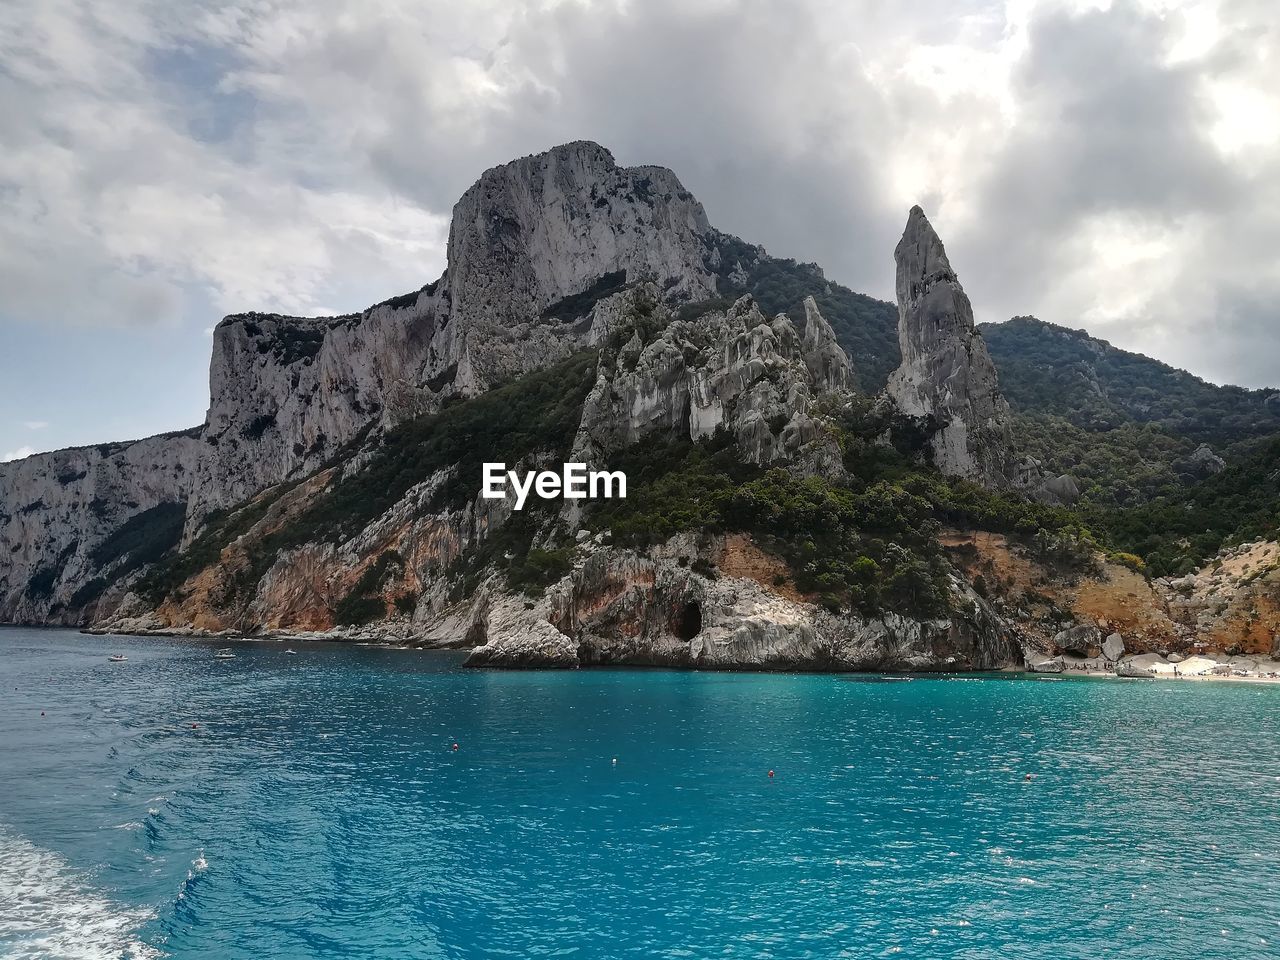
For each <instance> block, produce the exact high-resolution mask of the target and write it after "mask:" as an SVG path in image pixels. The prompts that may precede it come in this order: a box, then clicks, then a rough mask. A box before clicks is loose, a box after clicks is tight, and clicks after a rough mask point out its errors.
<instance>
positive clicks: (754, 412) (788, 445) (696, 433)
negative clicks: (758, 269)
mask: <svg viewBox="0 0 1280 960" xmlns="http://www.w3.org/2000/svg"><path fill="white" fill-rule="evenodd" d="M626 297H627V301H628V303H629V307H628V308H627V312H628V313H629V314H630V315H634V314H635V313H636V311H638V310H647V311H649V313H648V314H647V315H646V317H645V318H644V322H646V323H647V324H648V325H649V326H660V325H664V324H665V327H664V329H662V330H661V332H660V333H657V334H655V335H654V336H653V338H652V339H651V340H650V341H649V342H647V343H645V342H644V341H643V340H642V338H641V333H640V330H639V329H637V327H636V326H635V325H634V324H632V325H628V321H627V320H626V319H625V314H624V316H623V317H621V318H620V319H618V320H617V321H614V322H615V323H617V324H620V326H619V327H618V328H617V329H615V330H614V332H613V335H614V336H616V337H618V338H619V339H621V338H623V337H625V340H624V342H623V344H622V346H621V348H620V349H619V350H618V351H617V355H616V357H614V358H607V359H606V362H605V363H602V364H601V367H600V372H599V376H598V379H597V382H596V386H595V388H594V389H593V390H592V392H591V394H590V395H589V396H588V397H587V401H586V404H585V405H584V408H583V417H582V426H581V428H580V430H579V432H578V437H577V440H576V441H575V443H574V457H575V458H576V459H579V460H582V461H584V462H600V461H602V458H603V456H604V454H605V453H607V452H608V451H611V450H618V449H621V448H622V447H625V446H627V445H629V444H632V443H635V442H636V441H637V440H639V439H641V438H642V437H644V436H646V435H647V434H649V433H652V432H654V431H658V430H664V431H670V430H677V431H679V432H682V433H686V434H687V435H688V437H689V438H690V439H691V440H702V439H706V438H709V437H711V436H712V435H713V434H715V432H716V431H717V430H725V431H727V432H728V433H729V434H730V435H731V436H733V437H734V439H735V440H736V441H737V444H738V449H739V452H740V454H741V456H742V458H743V459H744V460H747V461H748V462H751V463H770V462H772V461H775V460H798V461H801V462H802V464H803V465H804V467H805V468H807V469H809V470H810V471H811V472H829V471H831V470H836V469H838V465H839V462H840V453H839V449H838V447H837V446H836V443H835V439H834V436H833V434H832V431H831V430H830V429H829V428H827V427H826V426H824V425H823V423H822V422H821V421H820V419H819V418H817V417H816V416H815V414H814V411H813V409H812V407H813V402H812V401H813V397H814V395H815V394H817V393H826V392H831V391H833V390H841V389H844V387H845V386H846V385H847V384H848V379H849V360H848V358H847V357H846V356H845V353H844V351H843V350H842V349H841V348H840V345H839V344H837V343H836V342H835V338H834V335H833V334H832V333H831V328H830V326H829V325H828V324H827V322H826V321H825V320H824V319H823V318H822V314H821V313H820V312H819V311H818V308H817V305H816V304H815V303H814V302H813V300H812V298H809V299H807V300H806V301H805V313H806V317H807V324H806V329H805V336H804V338H802V337H801V336H800V335H799V334H798V333H797V332H796V328H795V326H794V324H792V322H791V320H790V319H788V317H787V316H786V315H785V314H779V315H778V316H776V317H774V318H773V319H772V320H770V319H769V318H768V317H766V316H765V315H764V314H763V313H761V311H760V308H759V306H758V305H757V304H756V303H755V301H754V300H752V298H751V297H749V296H745V297H741V298H740V299H738V300H737V301H736V302H735V303H734V304H733V305H732V306H731V307H729V308H728V309H727V310H711V311H708V312H706V313H703V314H701V315H700V316H697V317H693V318H690V319H676V320H671V319H670V314H669V311H667V310H666V308H665V307H662V306H661V305H658V304H655V303H654V301H653V299H652V291H644V290H638V291H635V292H634V293H632V294H629V295H626ZM637 298H640V300H641V301H643V302H642V303H640V304H637ZM655 314H656V316H655Z"/></svg>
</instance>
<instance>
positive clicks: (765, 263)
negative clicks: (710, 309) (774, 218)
mask: <svg viewBox="0 0 1280 960" xmlns="http://www.w3.org/2000/svg"><path fill="white" fill-rule="evenodd" d="M719 241H720V243H719V252H720V266H719V268H718V271H717V272H718V277H719V290H720V293H721V294H723V295H725V296H726V297H730V296H733V295H735V294H737V293H750V294H751V295H752V296H753V297H755V298H756V300H757V301H758V302H759V303H760V309H762V310H763V311H764V312H765V313H766V314H770V315H772V314H777V313H790V314H792V315H793V317H799V316H802V315H803V314H802V312H801V310H800V305H801V303H802V302H803V301H804V298H805V297H807V296H811V297H813V299H814V300H815V301H816V302H817V304H818V309H819V310H821V311H822V315H823V316H824V317H825V318H826V319H827V322H828V323H830V324H831V329H832V330H834V331H835V334H836V339H837V340H839V342H840V346H842V347H844V350H845V352H846V353H848V354H849V356H850V357H852V358H853V374H854V380H855V386H856V387H857V388H858V389H859V390H861V391H862V392H863V393H869V394H870V393H876V392H878V391H879V390H881V389H882V388H883V387H884V385H885V384H886V383H887V382H888V380H889V374H890V373H891V372H893V369H894V368H895V367H896V366H897V365H898V364H899V363H901V362H902V352H901V350H900V349H899V347H898V308H897V307H895V306H894V305H893V304H891V303H885V302H884V301H883V300H876V299H874V298H873V297H868V296H864V295H863V294H861V293H854V292H853V291H852V290H850V289H849V288H848V287H844V286H841V285H840V284H838V283H832V282H831V281H830V280H827V279H826V277H824V276H823V274H822V270H821V268H820V267H818V265H817V264H813V263H797V262H796V261H794V260H780V259H777V258H774V257H769V256H761V250H760V248H758V247H755V246H753V245H751V244H749V243H747V242H746V241H744V240H740V239H739V238H737V237H733V236H729V235H727V234H721V235H720V237H719ZM739 265H741V267H742V271H743V272H744V273H745V275H746V289H742V288H741V287H740V286H739V285H737V284H736V283H735V282H733V281H731V280H730V279H729V277H730V274H732V273H733V272H734V271H735V270H736V269H737V268H738V266H739Z"/></svg>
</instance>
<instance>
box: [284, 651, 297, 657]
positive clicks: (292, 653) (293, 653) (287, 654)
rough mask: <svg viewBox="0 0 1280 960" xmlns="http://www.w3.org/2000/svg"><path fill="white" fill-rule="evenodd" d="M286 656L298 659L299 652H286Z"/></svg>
mask: <svg viewBox="0 0 1280 960" xmlns="http://www.w3.org/2000/svg"><path fill="white" fill-rule="evenodd" d="M285 655H286V656H290V657H296V656H297V655H298V651H297V650H286V651H285Z"/></svg>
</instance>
